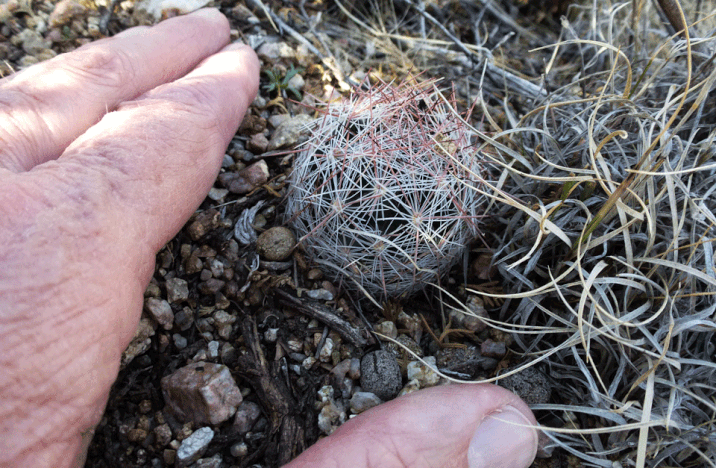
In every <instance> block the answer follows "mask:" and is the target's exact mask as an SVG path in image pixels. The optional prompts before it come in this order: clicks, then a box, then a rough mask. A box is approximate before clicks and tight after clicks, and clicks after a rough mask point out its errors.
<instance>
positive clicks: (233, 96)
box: [20, 44, 259, 266]
mask: <svg viewBox="0 0 716 468" xmlns="http://www.w3.org/2000/svg"><path fill="white" fill-rule="evenodd" d="M258 75H259V64H258V58H257V57H256V54H255V53H254V52H253V50H252V49H251V48H250V47H247V46H244V45H239V44H233V45H231V46H228V47H226V48H225V49H223V50H222V51H221V52H219V53H217V54H215V55H213V56H211V57H209V58H208V59H206V60H204V61H203V62H202V63H201V64H200V65H199V66H198V67H197V68H196V69H195V70H194V71H192V72H191V73H189V74H188V75H186V76H185V77H183V78H181V79H179V80H177V81H175V82H172V83H168V84H165V85H162V86H159V87H157V88H155V89H153V90H152V91H150V92H148V93H146V94H145V95H143V96H141V97H140V98H138V99H137V100H134V101H128V102H125V103H123V104H121V105H120V106H119V107H118V109H117V111H115V112H111V113H109V114H107V115H105V116H104V117H103V118H102V120H101V121H100V122H99V123H98V124H96V125H94V126H93V127H91V128H90V129H89V130H88V131H87V132H85V133H84V134H83V135H82V136H80V137H79V138H78V139H77V140H75V141H74V142H73V143H72V144H71V145H70V146H69V147H68V148H67V150H66V151H65V152H64V153H63V154H62V155H61V156H60V158H59V159H58V160H56V161H49V162H47V163H45V164H42V165H40V166H37V167H35V168H34V169H33V170H32V171H30V172H28V173H26V174H23V176H24V177H21V178H20V179H21V180H22V183H23V184H25V185H28V184H29V185H31V186H30V187H25V190H26V191H27V193H42V194H43V197H45V198H49V199H51V200H53V203H55V204H58V203H60V202H61V203H63V204H65V205H72V206H74V207H75V208H74V210H75V211H76V212H77V213H78V218H81V219H82V220H83V222H86V223H91V226H90V229H93V230H98V231H99V233H100V234H98V235H105V236H108V237H107V238H106V241H107V242H108V243H110V244H112V243H114V244H113V245H116V251H117V252H128V253H129V255H135V257H134V258H135V259H139V260H141V261H144V262H146V259H147V258H150V259H152V260H153V258H154V257H153V254H154V253H156V251H157V250H158V249H159V248H160V247H161V246H162V245H164V244H165V243H166V242H167V241H168V240H169V239H170V238H171V237H172V236H173V235H174V234H176V232H177V231H178V230H179V229H180V228H181V226H182V225H183V223H184V222H185V221H186V219H188V218H189V216H190V215H191V213H193V212H194V210H195V209H196V208H197V207H198V206H199V204H200V203H201V201H202V200H203V199H204V197H205V196H206V193H207V192H208V191H209V189H210V188H211V185H212V183H213V181H214V180H215V178H216V175H217V173H218V171H219V168H220V166H221V161H222V158H223V155H224V151H225V149H226V147H227V145H228V143H229V141H230V140H231V138H232V136H233V135H234V133H235V132H236V129H237V128H238V126H239V123H240V122H241V119H242V117H243V115H244V113H245V112H246V109H247V107H248V105H249V104H250V103H251V101H252V100H253V98H254V97H255V95H256V92H257V90H258V79H259V76H258ZM131 259H132V258H131V257H129V258H125V259H122V261H123V262H125V263H128V264H129V265H130V266H131Z"/></svg>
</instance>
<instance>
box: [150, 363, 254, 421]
mask: <svg viewBox="0 0 716 468" xmlns="http://www.w3.org/2000/svg"><path fill="white" fill-rule="evenodd" d="M162 393H163V395H164V401H165V402H166V403H167V405H168V406H169V407H170V408H171V409H172V410H173V411H174V413H176V415H177V416H178V417H179V418H180V419H182V420H184V421H193V422H194V423H195V424H219V423H221V422H223V421H226V420H227V419H229V418H230V417H231V416H233V415H234V413H235V412H236V408H237V407H238V406H239V404H240V403H241V400H242V396H241V391H240V390H239V388H238V387H237V386H236V382H235V381H234V378H233V377H232V376H231V372H229V368H228V367H226V366H224V365H222V364H213V363H209V362H195V363H193V364H189V365H188V366H185V367H182V368H180V369H178V370H177V371H176V372H174V373H173V374H171V375H168V376H166V377H164V378H163V379H162Z"/></svg>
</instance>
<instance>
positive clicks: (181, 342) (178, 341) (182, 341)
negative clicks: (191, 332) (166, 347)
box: [172, 333, 188, 349]
mask: <svg viewBox="0 0 716 468" xmlns="http://www.w3.org/2000/svg"><path fill="white" fill-rule="evenodd" d="M172 340H173V341H174V346H176V348H177V349H184V348H186V346H187V344H188V343H187V340H186V338H184V337H183V336H181V335H180V334H179V333H174V334H173V335H172Z"/></svg>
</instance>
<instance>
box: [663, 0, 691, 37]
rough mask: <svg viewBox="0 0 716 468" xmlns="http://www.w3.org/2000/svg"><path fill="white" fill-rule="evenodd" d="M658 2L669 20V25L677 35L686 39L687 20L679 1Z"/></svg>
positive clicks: (664, 0) (666, 0) (665, 0)
mask: <svg viewBox="0 0 716 468" xmlns="http://www.w3.org/2000/svg"><path fill="white" fill-rule="evenodd" d="M658 2H659V6H660V7H661V9H662V10H663V11H664V14H665V15H666V17H667V18H668V19H669V23H671V25H672V26H673V27H674V29H675V30H676V34H678V35H679V36H681V37H686V36H685V34H686V29H687V28H686V18H685V17H684V13H683V11H682V10H681V6H680V5H679V2H678V0H658Z"/></svg>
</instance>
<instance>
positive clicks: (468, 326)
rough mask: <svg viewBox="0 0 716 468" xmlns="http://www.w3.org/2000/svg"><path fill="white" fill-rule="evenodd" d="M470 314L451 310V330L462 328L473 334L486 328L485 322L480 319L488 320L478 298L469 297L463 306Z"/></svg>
mask: <svg viewBox="0 0 716 468" xmlns="http://www.w3.org/2000/svg"><path fill="white" fill-rule="evenodd" d="M465 306H466V307H467V309H468V310H469V312H470V313H465V312H463V311H460V310H457V309H453V310H451V311H450V318H451V319H452V327H453V328H464V329H465V330H470V331H472V332H475V333H479V332H481V331H482V330H484V329H485V328H487V322H485V321H484V320H482V318H489V315H488V314H487V311H486V310H485V304H484V302H483V301H482V299H480V298H479V297H477V296H475V295H470V296H469V297H468V298H467V303H466V304H465Z"/></svg>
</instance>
